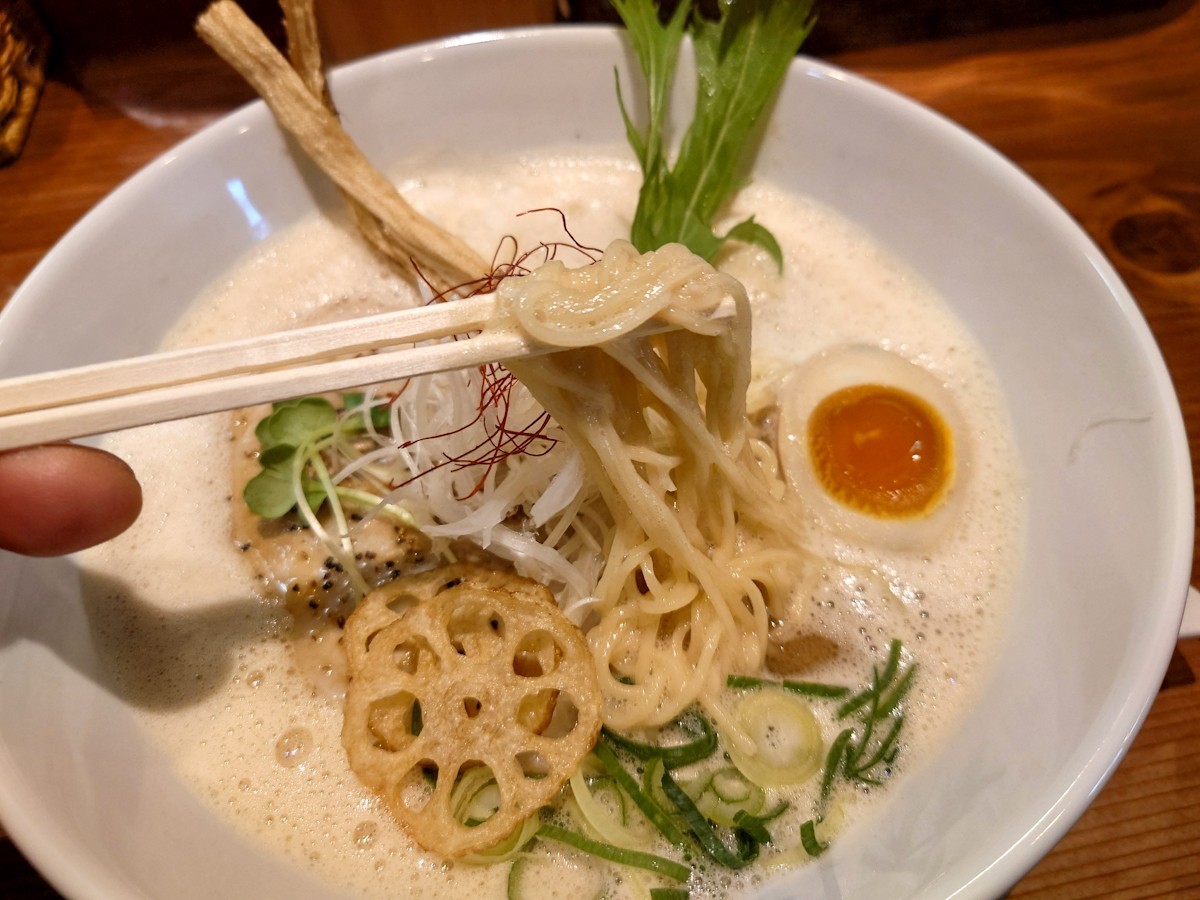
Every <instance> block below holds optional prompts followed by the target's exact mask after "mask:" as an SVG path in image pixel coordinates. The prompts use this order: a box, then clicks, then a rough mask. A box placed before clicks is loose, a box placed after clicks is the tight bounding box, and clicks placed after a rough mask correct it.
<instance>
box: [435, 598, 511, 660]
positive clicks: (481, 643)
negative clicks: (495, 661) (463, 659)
mask: <svg viewBox="0 0 1200 900" xmlns="http://www.w3.org/2000/svg"><path fill="white" fill-rule="evenodd" d="M446 636H447V637H448V638H449V640H450V645H451V646H452V647H454V649H455V650H456V651H458V653H459V654H460V655H461V656H482V655H485V654H487V655H490V654H491V653H493V652H495V648H496V647H497V646H498V645H499V644H500V642H501V641H502V640H503V639H504V619H503V618H501V616H500V614H499V613H497V612H496V611H495V610H494V609H492V608H491V607H477V606H471V607H460V608H459V609H456V610H455V611H454V612H453V613H452V614H451V616H450V621H449V623H448V624H447V626H446Z"/></svg>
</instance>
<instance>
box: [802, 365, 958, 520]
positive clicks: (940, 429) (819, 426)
mask: <svg viewBox="0 0 1200 900" xmlns="http://www.w3.org/2000/svg"><path fill="white" fill-rule="evenodd" d="M808 449H809V455H810V458H811V459H812V462H813V467H814V469H815V470H816V473H817V477H818V480H819V481H820V483H821V485H822V486H823V487H824V488H825V490H826V491H827V492H828V493H829V494H830V495H831V496H832V497H834V498H835V499H837V500H839V501H840V502H842V503H843V504H845V505H846V506H849V507H852V508H854V509H857V510H859V511H860V512H864V513H868V514H871V515H875V516H879V517H882V518H908V517H912V516H919V515H922V514H924V513H927V512H930V511H931V510H932V509H933V508H934V507H935V506H936V505H937V504H938V502H939V501H940V500H941V498H942V496H943V495H944V493H945V490H946V488H947V487H948V486H949V482H950V478H951V475H952V474H953V463H954V461H953V444H952V439H951V436H950V432H949V429H948V428H947V427H946V425H945V423H944V422H943V421H942V417H941V416H940V415H939V414H938V413H937V411H936V410H935V409H933V407H931V406H930V405H929V404H928V403H926V402H925V401H924V400H922V399H921V398H920V397H917V396H915V395H913V394H910V393H908V392H907V391H903V390H900V389H899V388H894V387H885V386H883V385H878V384H858V385H853V386H851V387H846V388H842V389H840V390H837V391H834V392H833V393H832V394H830V395H829V396H828V397H826V398H825V399H824V400H822V401H821V402H820V403H819V404H817V407H816V409H814V410H813V412H812V415H810V416H809V419H808Z"/></svg>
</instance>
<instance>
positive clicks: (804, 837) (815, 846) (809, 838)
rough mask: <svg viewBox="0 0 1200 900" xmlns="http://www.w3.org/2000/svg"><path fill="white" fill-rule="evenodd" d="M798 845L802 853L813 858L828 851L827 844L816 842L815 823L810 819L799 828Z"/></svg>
mask: <svg viewBox="0 0 1200 900" xmlns="http://www.w3.org/2000/svg"><path fill="white" fill-rule="evenodd" d="M800 843H801V845H802V846H803V847H804V852H805V853H807V854H808V855H809V856H811V857H813V858H816V857H818V856H820V855H821V854H822V853H824V852H825V851H826V850H828V849H829V845H828V844H822V843H821V842H820V841H819V840H817V823H816V822H815V821H813V820H812V819H809V820H808V821H807V822H805V823H804V824H803V825H801V826H800Z"/></svg>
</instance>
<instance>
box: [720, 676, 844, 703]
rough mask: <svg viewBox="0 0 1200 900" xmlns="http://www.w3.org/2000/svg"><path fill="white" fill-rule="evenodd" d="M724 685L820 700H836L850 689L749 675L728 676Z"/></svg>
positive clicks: (840, 686) (835, 685)
mask: <svg viewBox="0 0 1200 900" xmlns="http://www.w3.org/2000/svg"><path fill="white" fill-rule="evenodd" d="M725 684H727V685H728V686H729V687H731V688H740V689H747V688H760V687H778V688H783V689H784V690H785V691H791V692H792V693H793V694H800V695H802V696H804V697H815V698H817V699H821V700H837V699H839V698H841V697H845V696H846V695H847V694H849V693H850V688H848V687H843V686H842V685H840V684H825V683H823V682H820V681H790V680H788V679H786V678H785V679H783V680H782V681H775V680H774V679H771V678H755V677H753V676H751V675H730V676H729V677H728V678H727V679H726V680H725Z"/></svg>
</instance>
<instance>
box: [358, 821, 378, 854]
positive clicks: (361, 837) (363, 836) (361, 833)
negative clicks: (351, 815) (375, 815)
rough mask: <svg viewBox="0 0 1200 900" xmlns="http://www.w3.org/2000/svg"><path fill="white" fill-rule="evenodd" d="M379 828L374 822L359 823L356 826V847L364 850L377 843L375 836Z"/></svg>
mask: <svg viewBox="0 0 1200 900" xmlns="http://www.w3.org/2000/svg"><path fill="white" fill-rule="evenodd" d="M378 831H379V826H378V825H376V824H375V823H374V822H359V823H358V824H357V825H356V826H354V845H355V846H356V847H359V848H361V849H363V850H365V849H367V848H368V847H370V846H371V844H373V843H375V835H376V833H377V832H378Z"/></svg>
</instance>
